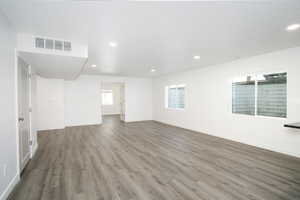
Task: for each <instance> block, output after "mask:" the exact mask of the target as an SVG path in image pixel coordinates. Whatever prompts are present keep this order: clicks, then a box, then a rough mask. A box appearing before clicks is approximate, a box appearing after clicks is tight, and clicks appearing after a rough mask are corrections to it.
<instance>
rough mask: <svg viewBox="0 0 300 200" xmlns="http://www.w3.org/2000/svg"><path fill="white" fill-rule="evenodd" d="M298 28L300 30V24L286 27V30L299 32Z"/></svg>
mask: <svg viewBox="0 0 300 200" xmlns="http://www.w3.org/2000/svg"><path fill="white" fill-rule="evenodd" d="M298 28H300V24H291V25H289V26H287V27H286V30H287V31H294V30H297V29H298Z"/></svg>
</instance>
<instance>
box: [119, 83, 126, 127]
mask: <svg viewBox="0 0 300 200" xmlns="http://www.w3.org/2000/svg"><path fill="white" fill-rule="evenodd" d="M120 120H121V121H125V87H124V84H121V87H120Z"/></svg>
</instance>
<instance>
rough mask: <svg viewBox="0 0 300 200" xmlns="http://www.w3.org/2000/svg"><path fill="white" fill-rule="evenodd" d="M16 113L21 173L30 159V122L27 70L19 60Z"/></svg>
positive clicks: (19, 59)
mask: <svg viewBox="0 0 300 200" xmlns="http://www.w3.org/2000/svg"><path fill="white" fill-rule="evenodd" d="M18 111H19V113H18V121H19V123H18V124H19V151H20V152H19V154H20V171H22V170H23V169H24V167H25V166H26V164H27V163H28V161H29V159H30V122H29V69H28V65H27V64H26V63H25V62H24V61H23V60H22V59H21V58H18Z"/></svg>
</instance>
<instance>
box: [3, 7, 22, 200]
mask: <svg viewBox="0 0 300 200" xmlns="http://www.w3.org/2000/svg"><path fill="white" fill-rule="evenodd" d="M0 44H1V45H0V90H1V93H2V95H1V98H0V110H1V114H0V124H1V134H0V199H1V200H2V199H3V200H4V199H6V197H7V196H8V194H9V192H10V191H11V190H12V188H13V186H14V185H15V184H16V183H17V182H18V180H19V176H18V170H17V163H18V161H17V160H18V158H17V132H16V90H15V89H16V88H15V87H16V84H15V73H16V71H15V61H16V60H15V47H16V35H15V32H14V31H13V29H12V28H11V26H10V24H9V22H8V21H7V19H6V18H5V16H3V15H2V13H1V12H0Z"/></svg>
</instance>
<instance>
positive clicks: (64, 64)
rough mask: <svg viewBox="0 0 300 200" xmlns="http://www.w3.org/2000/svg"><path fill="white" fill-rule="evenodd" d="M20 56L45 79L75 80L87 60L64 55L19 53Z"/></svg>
mask: <svg viewBox="0 0 300 200" xmlns="http://www.w3.org/2000/svg"><path fill="white" fill-rule="evenodd" d="M19 56H20V57H21V58H23V60H25V61H26V62H27V64H30V65H31V66H33V67H34V69H35V72H36V73H37V74H38V75H40V76H42V77H45V78H57V79H66V80H73V79H75V78H77V77H78V75H79V74H80V72H81V70H82V69H83V66H84V64H85V62H86V60H87V59H86V58H81V57H71V56H62V55H51V54H39V53H29V52H19Z"/></svg>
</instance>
